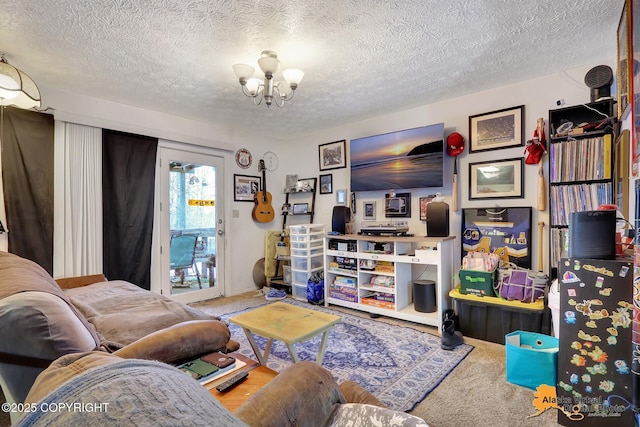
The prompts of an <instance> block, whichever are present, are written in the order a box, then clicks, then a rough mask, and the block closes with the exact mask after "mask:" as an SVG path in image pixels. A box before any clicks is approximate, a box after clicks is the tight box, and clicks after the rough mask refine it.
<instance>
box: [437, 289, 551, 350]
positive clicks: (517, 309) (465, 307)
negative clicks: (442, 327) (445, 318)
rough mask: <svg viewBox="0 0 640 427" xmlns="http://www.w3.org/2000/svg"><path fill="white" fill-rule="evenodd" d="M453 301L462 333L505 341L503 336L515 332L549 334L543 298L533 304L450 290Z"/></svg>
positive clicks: (548, 321) (497, 341)
mask: <svg viewBox="0 0 640 427" xmlns="http://www.w3.org/2000/svg"><path fill="white" fill-rule="evenodd" d="M449 296H450V297H451V298H453V300H454V302H455V308H456V313H457V314H458V320H459V322H460V332H462V335H464V336H467V337H472V338H478V339H481V340H484V341H491V342H495V343H498V344H504V337H505V335H507V334H509V333H511V332H514V331H518V330H520V331H530V332H538V333H542V334H547V335H548V334H549V331H550V326H551V324H550V323H551V322H550V315H549V309H548V308H546V307H545V305H544V300H542V299H540V300H538V301H536V302H532V303H523V302H519V301H507V300H503V299H501V298H498V297H478V296H476V295H463V294H461V293H460V292H459V290H458V289H453V290H452V291H451V292H449Z"/></svg>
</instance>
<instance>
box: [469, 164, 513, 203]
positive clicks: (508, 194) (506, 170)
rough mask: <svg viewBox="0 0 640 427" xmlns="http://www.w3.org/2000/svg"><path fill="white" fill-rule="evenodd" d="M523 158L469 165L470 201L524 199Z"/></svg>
mask: <svg viewBox="0 0 640 427" xmlns="http://www.w3.org/2000/svg"><path fill="white" fill-rule="evenodd" d="M523 164H524V160H523V158H522V157H520V158H517V159H507V160H497V161H490V162H477V163H469V199H471V200H473V199H505V198H523V197H524V180H523V176H524V175H523V168H522V166H523Z"/></svg>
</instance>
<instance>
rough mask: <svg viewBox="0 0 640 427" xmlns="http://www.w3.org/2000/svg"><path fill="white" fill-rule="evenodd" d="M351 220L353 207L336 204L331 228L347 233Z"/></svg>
mask: <svg viewBox="0 0 640 427" xmlns="http://www.w3.org/2000/svg"><path fill="white" fill-rule="evenodd" d="M350 221H351V209H349V208H348V207H346V206H334V207H333V216H332V217H331V230H332V231H335V232H337V233H340V234H346V232H347V224H348V223H349V222H350Z"/></svg>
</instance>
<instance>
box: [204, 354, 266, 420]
mask: <svg viewBox="0 0 640 427" xmlns="http://www.w3.org/2000/svg"><path fill="white" fill-rule="evenodd" d="M230 356H233V357H235V358H236V359H237V360H242V361H243V362H245V363H246V366H244V367H243V368H242V369H240V370H238V371H234V372H231V373H229V374H228V375H225V376H224V377H220V378H218V379H217V380H215V381H212V382H210V383H208V384H205V386H204V387H205V388H206V389H207V390H209V393H211V395H212V396H213V397H215V398H216V399H217V400H218V401H219V402H220V403H222V406H224V407H225V408H227V409H228V410H229V411H231V412H234V411H235V410H236V409H238V408H239V407H240V405H242V404H243V403H244V402H246V401H247V400H248V399H249V398H250V397H251V396H253V395H254V394H256V393H257V392H258V391H259V390H260V389H261V388H262V387H264V386H265V385H266V384H267V383H269V381H271V380H272V379H274V378H275V376H276V375H278V373H277V372H276V371H274V370H273V369H269V368H267V367H266V366H262V365H258V363H257V362H256V361H255V360H251V359H249V358H248V357H246V356H243V355H242V354H239V353H231V354H230ZM243 370H244V371H248V372H249V376H248V377H247V378H246V379H244V380H243V381H242V382H241V383H238V384H237V385H236V386H235V387H233V388H232V389H230V390H228V391H226V392H224V393H220V392H219V391H218V390H216V386H217V385H218V384H220V383H222V382H224V381H226V380H227V379H229V378H230V377H232V376H233V375H235V374H237V373H238V372H241V371H243Z"/></svg>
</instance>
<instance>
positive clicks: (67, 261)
mask: <svg viewBox="0 0 640 427" xmlns="http://www.w3.org/2000/svg"><path fill="white" fill-rule="evenodd" d="M56 125H57V126H56V146H57V149H56V160H55V161H56V163H55V166H56V170H57V171H61V172H60V173H58V172H56V185H60V184H63V185H61V186H60V187H61V188H63V189H64V193H63V192H62V191H58V192H57V193H56V200H55V206H56V209H55V212H56V216H57V217H58V218H56V220H55V224H56V227H55V231H54V236H55V237H54V240H55V242H56V243H54V248H55V249H54V276H55V277H73V276H82V275H86V274H98V273H102V129H100V128H95V127H90V126H84V125H78V124H75V123H66V122H59V123H56ZM60 187H58V188H60ZM59 199H62V200H59Z"/></svg>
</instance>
